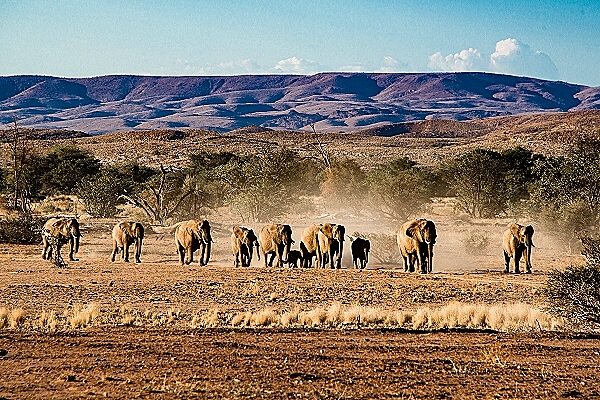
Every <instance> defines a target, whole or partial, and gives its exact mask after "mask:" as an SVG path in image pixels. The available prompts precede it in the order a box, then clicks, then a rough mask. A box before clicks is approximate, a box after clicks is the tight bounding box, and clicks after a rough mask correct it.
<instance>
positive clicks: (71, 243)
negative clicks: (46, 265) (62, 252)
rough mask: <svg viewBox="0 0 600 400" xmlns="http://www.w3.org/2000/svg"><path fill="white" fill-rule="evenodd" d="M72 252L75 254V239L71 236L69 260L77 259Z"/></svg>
mask: <svg viewBox="0 0 600 400" xmlns="http://www.w3.org/2000/svg"><path fill="white" fill-rule="evenodd" d="M73 254H75V239H73V238H72V237H71V238H70V239H69V260H71V261H79V260H78V259H76V258H75V257H74V256H73Z"/></svg>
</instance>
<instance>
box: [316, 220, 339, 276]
mask: <svg viewBox="0 0 600 400" xmlns="http://www.w3.org/2000/svg"><path fill="white" fill-rule="evenodd" d="M345 235H346V228H345V227H344V226H343V225H338V224H330V223H326V224H323V225H322V226H321V228H320V229H319V232H318V234H317V240H318V242H319V250H318V252H317V263H318V265H319V266H320V267H321V268H326V267H327V263H329V262H330V263H331V264H330V265H331V268H337V269H340V268H341V267H342V253H343V251H344V236H345Z"/></svg>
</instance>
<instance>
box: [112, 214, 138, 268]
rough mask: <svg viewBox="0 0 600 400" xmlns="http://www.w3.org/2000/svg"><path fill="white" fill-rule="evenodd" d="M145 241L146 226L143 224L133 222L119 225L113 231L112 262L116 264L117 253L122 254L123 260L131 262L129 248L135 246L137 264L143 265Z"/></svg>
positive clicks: (124, 222)
mask: <svg viewBox="0 0 600 400" xmlns="http://www.w3.org/2000/svg"><path fill="white" fill-rule="evenodd" d="M143 240H144V226H143V225H142V224H141V223H139V222H131V221H123V222H119V223H117V224H116V225H115V226H114V228H113V230H112V241H113V251H112V254H111V255H110V261H112V262H114V261H115V257H116V255H117V252H120V253H121V260H122V261H125V262H129V246H131V245H132V244H135V251H134V258H135V262H136V263H141V262H142V261H141V260H140V257H141V255H142V242H143Z"/></svg>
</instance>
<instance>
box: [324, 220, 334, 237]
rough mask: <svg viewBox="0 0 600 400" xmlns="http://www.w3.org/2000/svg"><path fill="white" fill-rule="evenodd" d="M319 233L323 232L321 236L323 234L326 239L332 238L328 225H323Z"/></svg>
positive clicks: (331, 230)
mask: <svg viewBox="0 0 600 400" xmlns="http://www.w3.org/2000/svg"><path fill="white" fill-rule="evenodd" d="M321 232H323V234H325V236H327V237H332V236H333V226H331V224H330V223H326V224H323V226H322V227H321Z"/></svg>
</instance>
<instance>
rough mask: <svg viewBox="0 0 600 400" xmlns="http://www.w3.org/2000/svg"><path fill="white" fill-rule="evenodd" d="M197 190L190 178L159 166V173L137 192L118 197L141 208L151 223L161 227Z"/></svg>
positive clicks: (192, 179)
mask: <svg viewBox="0 0 600 400" xmlns="http://www.w3.org/2000/svg"><path fill="white" fill-rule="evenodd" d="M197 190H198V185H197V182H196V180H195V179H194V178H193V177H192V176H190V175H187V174H185V171H181V170H175V169H173V168H165V167H164V166H163V165H162V164H161V165H160V172H159V173H157V174H156V175H154V176H153V177H152V178H150V179H149V180H148V181H147V182H145V183H143V184H142V185H141V187H140V191H139V192H137V193H130V194H124V195H121V196H120V197H121V198H123V199H125V200H127V201H128V202H130V203H131V204H133V205H135V206H137V207H139V208H141V209H142V210H143V211H144V213H146V215H147V216H148V217H149V218H150V219H151V220H152V221H154V222H156V223H158V224H161V225H162V224H164V223H165V222H166V221H167V220H168V219H170V218H171V217H173V216H174V215H175V214H176V213H177V211H179V208H180V207H181V205H182V204H183V203H184V201H185V200H186V199H187V198H188V197H190V196H192V195H193V194H194V193H196V191H197Z"/></svg>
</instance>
